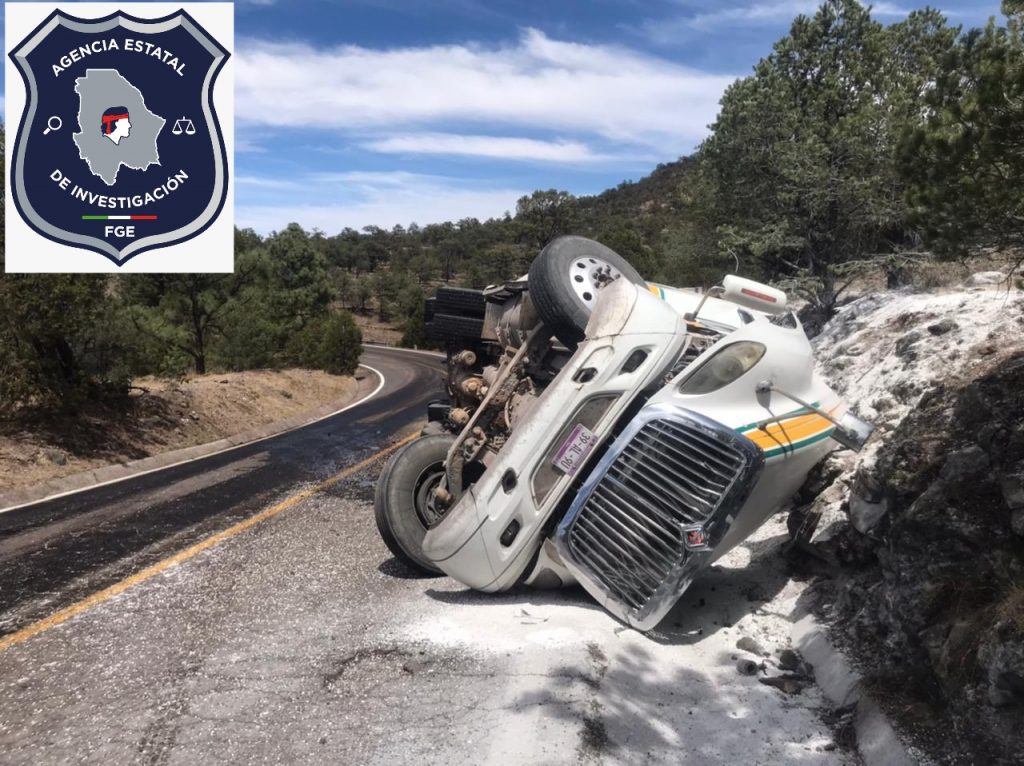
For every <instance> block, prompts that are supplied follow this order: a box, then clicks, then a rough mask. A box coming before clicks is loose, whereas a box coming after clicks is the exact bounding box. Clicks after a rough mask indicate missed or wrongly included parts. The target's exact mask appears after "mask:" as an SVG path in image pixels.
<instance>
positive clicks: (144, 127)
mask: <svg viewBox="0 0 1024 766" xmlns="http://www.w3.org/2000/svg"><path fill="white" fill-rule="evenodd" d="M110 74H113V75H114V76H115V77H116V78H117V81H116V82H115V84H116V85H117V86H118V87H120V88H123V89H124V90H125V92H126V94H127V96H126V97H124V98H122V96H120V95H109V96H106V97H105V98H104V99H103V101H101V102H98V103H100V104H101V106H99V107H98V108H97V107H96V106H93V107H92V108H91V111H92V112H97V114H102V112H103V110H104V108H106V107H111V106H115V104H114V103H107V101H117V102H118V105H120V104H122V103H131V102H132V101H133V100H136V99H137V101H138V104H137V105H136V106H137V107H138V106H140V107H141V109H142V111H143V114H139V112H138V109H137V108H135V109H129V112H134V113H133V114H131V118H130V120H131V123H132V133H131V135H130V136H129V137H128V138H125V139H123V140H122V142H121V144H124V145H125V147H122V146H120V145H117V144H113V143H108V142H104V141H102V137H101V136H100V135H99V133H98V132H90V130H91V128H92V124H93V123H96V126H97V131H98V125H99V121H98V120H90V119H89V116H90V115H86V114H84V112H87V111H90V110H89V109H87V105H86V99H87V98H93V99H95V98H99V97H100V96H101V95H102V94H100V93H83V91H85V90H88V88H86V87H83V86H85V85H87V84H88V85H89V88H93V89H96V90H102V89H103V87H104V86H105V85H107V86H109V83H95V84H92V83H89V78H90V76H91V77H92V79H93V82H95V81H96V80H97V79H98V78H100V77H102V76H109V75H110ZM75 93H76V94H77V96H78V127H79V132H77V133H74V134H72V139H73V140H74V142H75V146H76V147H77V149H78V156H79V157H80V158H81V159H82V160H84V161H85V163H86V165H87V166H88V167H89V172H91V173H92V174H93V175H94V176H96V177H97V178H99V179H100V180H102V181H103V182H104V183H105V184H107V186H114V185H115V184H116V183H117V176H118V175H119V174H120V172H121V168H122V167H127V168H129V169H130V170H139V171H142V172H145V171H146V170H148V169H149V167H150V166H152V165H158V166H161V167H162V163H161V162H160V147H159V145H158V143H157V139H158V138H159V136H160V132H161V131H162V130H163V129H164V126H165V125H166V124H167V120H166V119H165V118H164V117H162V116H160V115H158V114H156V113H155V112H153V111H152V110H150V109H149V107H148V106H147V105H146V98H145V96H144V95H143V94H142V91H141V90H140V89H139V88H138V87H137V86H136V85H134V84H133V83H132V82H131V81H130V80H129V79H128V78H127V77H125V76H124V75H123V74H121V72H120V71H119V70H117V69H113V68H109V67H103V68H91V69H86V70H85V74H84V75H82V76H81V77H77V78H75ZM102 104H105V105H106V107H104V106H102ZM140 133H144V135H142V136H140V135H139V134H140ZM132 139H135V140H134V141H133V140H132ZM129 141H130V142H131V143H128V142H129ZM140 141H141V142H143V143H141V144H140ZM90 144H92V145H91V146H90ZM124 148H127V149H128V150H129V151H128V152H125V151H124ZM134 150H137V151H139V152H140V153H141V154H142V156H141V159H140V158H139V157H137V156H135V155H133V154H132V153H131V152H133V151H134ZM150 150H151V151H150ZM95 152H104V153H106V154H107V156H106V157H104V158H103V159H102V161H100V158H98V157H96V156H95V155H94V153H95ZM94 161H95V162H96V165H98V166H100V167H98V168H97V167H94V166H93V165H94ZM108 176H109V180H108Z"/></svg>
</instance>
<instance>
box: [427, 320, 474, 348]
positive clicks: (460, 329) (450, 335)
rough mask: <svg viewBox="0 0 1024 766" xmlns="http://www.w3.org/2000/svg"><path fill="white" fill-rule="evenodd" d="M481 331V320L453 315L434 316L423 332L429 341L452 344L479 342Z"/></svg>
mask: <svg viewBox="0 0 1024 766" xmlns="http://www.w3.org/2000/svg"><path fill="white" fill-rule="evenodd" d="M483 331H484V320H483V319H478V318H476V317H466V316H456V315H453V314H434V318H433V319H432V320H431V321H430V322H428V323H427V324H426V326H425V327H424V332H425V334H426V337H427V338H428V339H429V340H439V341H450V342H453V343H458V342H460V341H474V340H480V335H481V334H482V333H483Z"/></svg>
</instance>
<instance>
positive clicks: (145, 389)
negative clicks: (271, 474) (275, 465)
mask: <svg viewBox="0 0 1024 766" xmlns="http://www.w3.org/2000/svg"><path fill="white" fill-rule="evenodd" d="M134 384H135V386H136V387H137V388H136V389H134V390H133V394H132V396H130V397H128V398H127V399H125V400H120V401H117V402H108V403H94V404H91V405H89V406H88V407H86V408H84V409H83V410H82V411H81V412H80V413H79V414H78V415H77V416H75V417H56V416H52V417H30V416H26V417H25V418H23V419H21V420H20V421H13V422H12V421H7V422H4V423H3V424H2V425H0V492H3V491H5V490H11V489H17V488H20V487H27V486H31V485H33V484H38V483H40V482H43V481H46V480H48V479H54V478H58V477H61V476H67V475H70V474H73V473H78V472H80V471H86V470H90V469H93V468H98V467H100V466H103V465H109V464H111V463H122V462H126V461H129V460H137V459H139V458H143V457H148V456H150V455H156V454H159V453H161V452H169V451H171V450H175V449H180V448H182V447H191V446H193V445H196V444H204V443H206V442H211V441H216V440H217V439H222V438H224V437H226V436H233V435H235V434H238V433H241V432H243V431H246V430H248V429H250V428H254V427H256V426H260V425H265V424H267V423H273V422H276V421H279V420H284V419H285V418H289V417H292V416H294V415H298V414H301V413H303V412H308V411H310V410H313V409H316V408H317V407H320V406H321V405H325V404H332V403H336V402H339V401H344V400H347V399H349V398H351V397H352V396H354V395H355V391H356V382H355V380H354V379H352V378H350V377H347V376H340V375H329V374H327V373H325V372H320V371H314V370H281V371H271V370H256V371H250V372H235V373H220V374H210V375H202V376H192V377H190V378H187V379H185V380H183V381H166V380H161V379H157V378H141V379H139V380H136V381H135V382H134Z"/></svg>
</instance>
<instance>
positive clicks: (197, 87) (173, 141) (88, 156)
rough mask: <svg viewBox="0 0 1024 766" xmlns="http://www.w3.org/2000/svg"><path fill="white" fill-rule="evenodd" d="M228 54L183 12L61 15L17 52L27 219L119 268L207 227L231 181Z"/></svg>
mask: <svg viewBox="0 0 1024 766" xmlns="http://www.w3.org/2000/svg"><path fill="white" fill-rule="evenodd" d="M229 56H230V54H229V52H228V51H227V50H226V49H225V48H224V47H223V46H222V45H220V43H218V42H217V41H216V40H214V39H213V37H211V36H210V35H209V34H208V33H207V32H206V31H205V30H204V29H203V28H202V27H201V26H199V24H198V23H197V22H196V21H195V20H194V19H193V18H192V17H191V16H189V14H188V13H186V12H185V11H183V10H179V11H177V12H176V13H173V14H171V15H170V16H165V17H163V18H159V19H140V18H135V17H133V16H130V15H128V14H125V13H122V12H117V13H114V14H111V15H109V16H105V17H104V18H101V19H80V18H76V17H74V16H70V15H68V14H66V13H63V12H62V11H59V10H58V11H54V12H53V13H52V14H50V16H48V17H47V19H46V20H45V21H43V23H42V24H40V25H39V26H38V27H36V29H35V30H33V31H32V33H31V34H29V35H28V37H26V38H25V39H24V40H23V41H22V42H21V43H20V44H19V45H17V46H16V47H15V48H14V49H13V50H12V51H11V53H10V57H11V59H12V61H13V62H14V64H15V65H16V66H17V68H18V71H19V72H20V74H21V77H22V79H23V80H24V82H25V93H26V101H25V111H24V113H23V114H22V117H21V122H20V124H19V126H18V132H17V136H16V138H15V142H14V149H13V152H12V155H11V191H12V197H13V200H14V203H15V206H16V207H17V210H18V212H19V213H20V214H21V217H22V218H23V219H24V220H25V222H26V223H27V224H28V225H29V226H30V227H31V228H32V229H34V230H35V231H36V232H37V233H39V234H41V235H42V236H44V237H47V238H48V239H51V240H54V241H56V242H60V243H62V244H65V245H70V246H72V247H78V248H86V249H89V250H94V251H96V252H98V253H101V254H102V255H104V256H106V257H107V258H109V259H110V260H112V261H113V262H114V263H116V264H118V265H121V264H124V263H125V262H126V261H128V260H129V259H130V258H133V257H134V256H136V255H139V254H140V253H144V252H145V251H147V250H152V249H154V248H160V247H168V246H170V245H174V244H178V243H181V242H184V241H186V240H189V239H191V238H193V237H195V236H197V235H198V234H200V233H202V232H203V231H205V230H206V228H207V227H209V226H210V224H211V223H213V221H214V220H216V218H217V216H218V215H219V214H220V212H221V210H222V208H223V207H224V202H225V199H226V197H227V190H228V178H227V174H228V162H227V153H226V150H225V146H224V137H223V135H222V133H221V128H220V124H219V123H218V121H217V113H216V111H215V109H214V104H213V97H212V96H213V87H214V83H215V82H216V79H217V75H218V73H219V72H220V70H221V68H222V67H223V66H224V64H225V62H226V61H227V59H228V57H229Z"/></svg>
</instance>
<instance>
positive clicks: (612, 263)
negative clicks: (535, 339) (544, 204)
mask: <svg viewBox="0 0 1024 766" xmlns="http://www.w3.org/2000/svg"><path fill="white" fill-rule="evenodd" d="M615 279H628V280H629V281H630V282H632V283H634V284H637V285H642V284H644V280H643V278H642V277H641V276H640V274H639V272H637V270H636V269H634V268H633V267H632V266H630V265H629V263H627V262H626V259H625V258H623V257H622V256H621V255H619V254H618V253H616V252H615V251H614V250H612V249H611V248H608V247H605V246H604V245H602V244H601V243H600V242H595V241H594V240H592V239H587V238H586V237H574V236H570V237H559V238H558V239H555V240H552V241H551V242H549V243H548V245H547V247H545V248H544V249H543V250H541V252H540V255H538V256H537V257H536V258H535V259H534V260H533V263H532V264H531V265H530V277H529V287H530V297H531V298H532V300H533V304H534V305H535V306H536V307H537V313H538V314H539V315H540V318H541V320H542V321H543V322H544V324H545V325H546V326H547V327H548V328H549V329H550V330H551V332H552V333H554V335H555V337H556V338H558V339H559V340H560V341H562V343H564V344H566V345H567V346H569V347H570V348H572V347H574V346H575V345H576V344H577V343H579V342H580V341H581V340H583V337H584V332H585V330H586V329H587V321H588V320H589V319H590V312H591V311H592V310H593V308H594V305H595V304H596V302H597V291H598V290H599V289H601V287H603V286H604V285H606V284H608V283H609V282H611V281H613V280H615Z"/></svg>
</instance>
